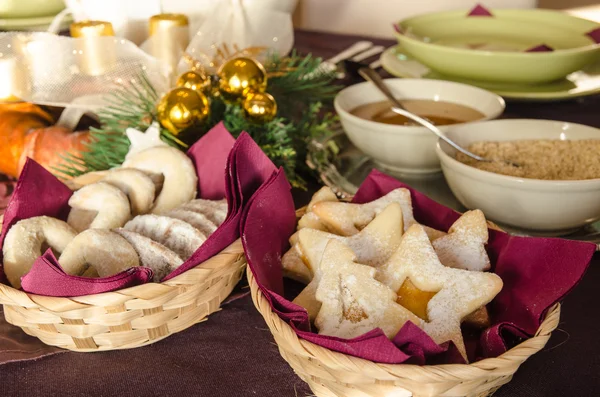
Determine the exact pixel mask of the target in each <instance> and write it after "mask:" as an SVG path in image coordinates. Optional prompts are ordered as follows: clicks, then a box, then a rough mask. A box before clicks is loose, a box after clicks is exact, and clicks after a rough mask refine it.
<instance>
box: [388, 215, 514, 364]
mask: <svg viewBox="0 0 600 397" xmlns="http://www.w3.org/2000/svg"><path fill="white" fill-rule="evenodd" d="M407 278H408V279H410V281H411V282H412V284H414V286H416V287H417V288H418V289H419V290H421V291H429V292H436V294H435V295H434V296H433V297H432V298H431V300H429V303H428V304H427V317H428V318H427V321H426V322H425V323H424V324H423V330H424V331H425V332H426V333H427V334H428V335H429V336H431V338H432V339H433V340H434V341H435V342H436V343H443V342H446V341H448V340H451V341H453V342H454V343H455V344H456V346H457V348H458V350H459V351H460V352H461V354H462V355H463V357H464V358H465V360H466V359H467V355H466V351H465V345H464V342H463V338H462V333H461V329H460V324H461V321H462V320H463V319H464V318H465V317H466V316H468V315H469V314H470V313H473V312H474V311H475V310H477V309H478V308H480V307H482V306H484V305H486V304H488V303H489V302H490V301H491V300H492V299H493V298H494V297H495V296H496V295H497V294H498V293H499V292H500V290H501V289H502V280H501V279H500V277H498V276H497V275H496V274H494V273H484V272H473V271H468V270H462V269H453V268H450V267H446V266H444V265H442V263H441V262H440V260H439V259H438V256H437V254H436V253H435V250H434V249H433V246H432V245H431V243H430V241H429V238H428V237H427V234H426V232H425V230H424V229H423V227H422V226H421V225H418V224H415V225H413V226H411V227H410V228H409V229H408V230H407V231H406V233H405V234H404V236H403V237H402V241H401V242H400V246H399V247H398V250H397V251H396V252H395V253H394V254H393V255H392V256H391V257H390V259H389V260H388V261H387V262H386V263H385V264H384V265H382V266H381V267H380V268H379V269H378V271H377V279H378V280H379V281H381V282H382V283H384V284H385V285H387V286H388V287H390V288H391V289H392V291H394V292H396V291H398V290H399V289H400V288H401V287H402V285H403V283H404V282H405V280H406V279H407Z"/></svg>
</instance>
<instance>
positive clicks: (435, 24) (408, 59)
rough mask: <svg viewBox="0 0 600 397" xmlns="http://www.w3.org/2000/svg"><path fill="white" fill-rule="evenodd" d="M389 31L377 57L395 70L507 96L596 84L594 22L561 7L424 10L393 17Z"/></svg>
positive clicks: (569, 92)
mask: <svg viewBox="0 0 600 397" xmlns="http://www.w3.org/2000/svg"><path fill="white" fill-rule="evenodd" d="M396 36H397V39H398V43H399V44H398V46H396V47H393V48H390V49H388V50H387V51H385V52H384V53H383V54H382V56H381V62H382V65H383V67H384V68H385V69H386V70H387V71H388V72H389V73H390V74H392V75H394V76H397V77H413V78H414V77H418V78H429V79H441V80H450V81H456V82H462V83H467V84H470V85H475V86H478V87H481V88H485V89H487V90H490V91H493V92H495V93H497V94H499V95H502V96H503V97H505V98H510V99H529V100H557V99H568V98H574V97H578V96H585V95H591V94H595V93H599V92H600V44H599V42H600V24H598V23H595V22H592V21H588V20H585V19H581V18H577V17H574V16H571V15H568V14H565V13H561V12H555V11H549V10H494V11H493V14H492V13H487V12H485V13H483V14H481V13H479V14H476V15H473V14H472V13H471V14H467V13H465V12H464V11H453V12H443V13H435V14H427V15H422V16H417V17H414V18H409V19H406V20H404V21H402V22H400V23H399V24H398V25H397V35H396Z"/></svg>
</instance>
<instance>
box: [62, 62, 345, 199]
mask: <svg viewBox="0 0 600 397" xmlns="http://www.w3.org/2000/svg"><path fill="white" fill-rule="evenodd" d="M321 63H322V61H321V59H319V58H314V57H312V56H311V55H308V56H305V57H302V56H299V55H297V54H296V53H295V52H294V53H292V55H290V56H289V57H278V56H272V57H271V58H270V60H269V61H268V62H266V63H265V68H266V69H267V72H268V73H269V84H268V91H269V93H271V94H272V95H273V96H274V97H275V99H276V102H277V105H278V113H277V117H275V118H274V119H273V120H271V121H269V122H267V123H253V122H251V121H249V120H248V119H246V117H245V115H244V113H243V111H242V109H241V108H240V106H239V105H232V104H226V103H225V102H223V100H222V99H221V98H220V97H218V96H215V97H212V98H211V112H210V117H209V119H208V120H207V122H206V123H205V125H204V126H203V127H202V128H201V131H198V134H197V137H198V138H199V137H200V136H201V135H202V133H204V132H206V131H208V130H209V129H210V128H211V127H212V126H214V125H215V124H217V123H218V122H220V121H221V120H223V121H224V122H225V126H226V127H227V129H228V130H229V131H230V132H231V133H232V134H233V135H234V136H235V137H237V136H238V135H239V134H240V133H241V132H242V131H246V132H248V134H250V136H251V137H252V138H253V139H254V140H255V141H256V143H257V144H258V145H259V146H260V147H261V149H262V150H263V151H264V152H265V154H266V155H267V156H269V158H270V159H271V160H272V161H273V162H274V163H275V164H276V165H277V166H281V167H283V168H284V169H285V172H286V174H287V177H288V180H289V181H290V183H291V184H292V185H293V186H295V187H300V188H303V187H304V186H305V180H304V179H303V177H302V175H301V174H304V173H306V171H307V167H306V165H305V158H306V148H307V146H308V144H309V142H310V141H311V140H312V139H314V138H322V137H324V136H326V135H328V134H330V133H331V132H332V128H331V127H332V125H333V124H334V123H335V117H333V116H332V115H331V114H330V113H326V112H324V111H323V107H324V106H323V105H324V104H328V103H329V102H330V101H331V99H332V98H333V96H334V95H335V93H336V92H337V91H338V89H339V87H338V86H335V85H333V84H332V82H333V80H334V74H333V73H331V72H323V71H322V70H323V68H322V67H320V65H321ZM158 100H159V95H158V93H157V92H156V90H155V89H154V88H153V87H152V84H151V83H150V81H149V80H148V78H147V77H146V76H145V75H141V76H140V77H139V78H138V79H136V81H135V82H132V83H131V84H128V85H123V86H122V87H120V89H118V90H116V91H115V92H113V93H111V94H109V95H108V96H107V98H106V101H107V103H108V106H107V107H105V108H104V109H102V110H101V111H100V112H98V118H99V121H100V127H99V128H91V129H90V139H89V141H88V142H87V143H86V145H85V149H84V151H83V152H81V153H66V154H63V159H64V161H63V163H62V164H61V165H60V166H59V167H57V168H56V169H55V173H56V174H57V175H58V176H61V177H73V176H77V175H81V174H84V173H87V172H90V171H99V170H106V169H109V168H113V167H117V166H119V165H121V164H122V163H123V161H124V160H125V155H126V154H127V151H128V150H129V145H130V142H129V139H128V138H127V136H126V134H125V131H126V130H127V128H135V129H137V130H140V131H145V130H146V129H147V128H148V127H149V126H150V124H151V123H152V122H153V121H154V120H156V110H155V108H156V104H157V102H158ZM194 132H195V131H194ZM161 138H162V139H163V141H165V142H166V143H168V144H169V145H171V146H174V147H177V148H180V149H182V150H183V149H185V148H186V145H185V144H184V143H183V142H182V141H180V140H179V139H178V138H177V137H176V136H174V135H172V134H171V133H169V131H167V130H166V129H164V128H162V127H161Z"/></svg>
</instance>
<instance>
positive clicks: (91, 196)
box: [67, 182, 131, 232]
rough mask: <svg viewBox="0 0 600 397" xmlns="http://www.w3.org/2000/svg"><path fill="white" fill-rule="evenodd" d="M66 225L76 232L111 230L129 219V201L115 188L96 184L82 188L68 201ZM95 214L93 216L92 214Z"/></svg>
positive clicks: (107, 184) (105, 184)
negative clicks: (68, 209)
mask: <svg viewBox="0 0 600 397" xmlns="http://www.w3.org/2000/svg"><path fill="white" fill-rule="evenodd" d="M69 205H70V206H71V212H70V213H69V217H68V219H67V223H68V224H69V225H71V226H72V227H73V228H74V229H75V230H77V231H78V232H80V231H82V230H85V229H90V228H91V229H112V228H115V227H121V226H123V225H124V224H125V223H126V222H127V221H128V220H129V219H131V208H130V206H129V199H128V198H127V196H126V195H125V193H123V192H122V191H121V189H119V188H118V187H116V186H113V185H111V184H109V183H106V182H96V183H92V184H90V185H87V186H84V187H82V188H81V189H79V190H78V191H76V192H75V193H73V195H72V196H71V198H70V199H69ZM94 213H95V214H96V215H95V216H93V214H94Z"/></svg>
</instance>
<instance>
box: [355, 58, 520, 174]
mask: <svg viewBox="0 0 600 397" xmlns="http://www.w3.org/2000/svg"><path fill="white" fill-rule="evenodd" d="M358 74H360V75H361V76H362V77H363V78H364V79H365V80H367V81H370V82H371V83H373V84H375V86H376V87H377V88H378V89H379V91H381V92H382V93H383V94H384V95H385V96H386V97H387V98H388V99H389V101H390V102H391V103H392V104H393V106H392V107H391V110H392V111H393V112H394V113H397V114H400V115H402V116H404V117H407V118H409V119H410V120H412V121H414V122H416V123H419V124H420V125H422V126H423V127H425V128H427V129H428V130H429V131H431V132H433V133H434V134H435V135H437V136H438V137H439V138H440V139H441V140H443V141H444V142H446V143H447V144H448V145H450V146H452V147H453V148H454V149H456V150H458V151H459V152H461V153H463V154H465V155H467V156H469V157H471V158H472V159H475V160H477V161H483V162H486V163H493V162H498V161H503V162H505V163H506V164H509V165H511V166H514V167H519V166H520V165H519V164H517V163H513V162H511V161H508V160H492V159H488V158H485V157H481V156H478V155H476V154H475V153H472V152H470V151H468V150H467V149H465V148H463V147H462V146H460V145H459V144H457V143H456V142H454V141H453V140H451V139H450V138H448V137H447V136H446V135H445V134H444V133H443V132H442V131H441V130H440V129H439V128H437V127H436V126H435V125H433V124H432V123H431V122H430V121H428V120H426V119H424V118H423V117H419V116H417V115H416V114H414V113H411V112H409V111H408V110H406V109H405V108H404V106H402V104H401V103H400V101H398V100H397V99H396V97H395V96H394V95H393V94H392V92H391V91H390V90H389V88H388V87H387V86H386V85H385V83H384V81H383V79H382V78H381V76H379V74H378V73H377V72H376V71H374V70H373V69H371V68H368V67H364V66H363V67H361V68H359V69H358Z"/></svg>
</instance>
